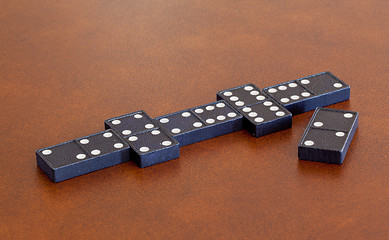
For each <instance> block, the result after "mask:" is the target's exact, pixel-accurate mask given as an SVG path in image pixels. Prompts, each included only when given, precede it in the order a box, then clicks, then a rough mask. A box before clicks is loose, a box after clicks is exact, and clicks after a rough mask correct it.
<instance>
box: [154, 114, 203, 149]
mask: <svg viewBox="0 0 389 240" xmlns="http://www.w3.org/2000/svg"><path fill="white" fill-rule="evenodd" d="M156 121H157V122H158V124H159V126H160V127H161V128H163V129H164V130H165V131H166V132H168V133H169V134H170V135H172V136H173V137H174V138H175V139H176V140H177V141H178V142H179V144H180V147H183V146H186V145H188V144H192V143H195V142H198V141H201V140H202V131H203V129H204V126H205V125H206V124H205V123H204V122H203V121H202V120H200V119H199V118H198V117H197V116H196V114H194V113H193V112H192V111H191V110H184V111H180V112H176V113H173V114H169V115H165V116H162V117H158V118H156Z"/></svg>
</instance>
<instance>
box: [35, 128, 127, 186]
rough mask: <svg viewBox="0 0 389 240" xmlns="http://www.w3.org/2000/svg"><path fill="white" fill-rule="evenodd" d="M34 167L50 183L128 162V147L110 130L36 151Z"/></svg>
mask: <svg viewBox="0 0 389 240" xmlns="http://www.w3.org/2000/svg"><path fill="white" fill-rule="evenodd" d="M36 156H37V163H38V166H39V167H40V168H41V169H42V170H43V171H44V172H45V173H46V174H47V175H48V176H49V178H50V179H51V180H52V181H54V182H59V181H63V180H66V179H69V178H73V177H76V176H79V175H82V174H86V173H89V172H93V171H96V170H100V169H103V168H106V167H110V166H114V165H116V164H119V163H123V162H126V161H129V145H128V144H127V143H126V142H125V141H123V140H122V139H121V138H120V137H119V136H118V135H117V134H116V133H115V132H114V131H112V130H106V131H104V132H100V133H96V134H93V135H90V136H87V137H83V138H80V139H76V140H73V141H69V142H65V143H62V144H59V145H55V146H52V147H48V148H44V149H40V150H37V151H36Z"/></svg>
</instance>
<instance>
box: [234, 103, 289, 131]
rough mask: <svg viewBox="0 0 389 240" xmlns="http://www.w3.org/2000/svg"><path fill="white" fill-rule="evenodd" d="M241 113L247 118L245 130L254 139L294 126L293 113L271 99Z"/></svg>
mask: <svg viewBox="0 0 389 240" xmlns="http://www.w3.org/2000/svg"><path fill="white" fill-rule="evenodd" d="M240 112H241V113H242V114H243V116H244V118H245V119H244V127H245V129H247V130H248V132H250V133H251V134H252V135H253V136H254V137H261V136H263V135H266V134H270V133H273V132H277V131H281V130H284V129H287V128H290V127H291V126H292V113H290V112H289V111H288V110H286V109H285V108H284V107H282V106H281V105H280V104H279V103H277V102H276V101H274V100H271V99H268V100H266V101H263V102H259V103H255V104H253V105H249V106H246V107H243V108H241V109H240Z"/></svg>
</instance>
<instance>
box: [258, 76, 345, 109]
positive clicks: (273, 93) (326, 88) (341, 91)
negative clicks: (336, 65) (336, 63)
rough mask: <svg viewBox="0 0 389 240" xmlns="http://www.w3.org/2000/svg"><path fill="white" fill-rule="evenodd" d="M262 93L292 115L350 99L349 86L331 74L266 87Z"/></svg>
mask: <svg viewBox="0 0 389 240" xmlns="http://www.w3.org/2000/svg"><path fill="white" fill-rule="evenodd" d="M263 91H264V92H265V93H266V94H267V95H269V96H270V97H272V98H273V99H275V100H276V101H278V102H279V103H280V104H281V105H283V106H284V107H285V108H286V109H288V110H289V111H290V112H291V113H292V114H293V115H296V114H300V113H304V112H307V111H311V110H313V109H315V108H316V107H324V106H328V105H331V104H335V103H338V102H342V101H346V100H348V99H350V86H349V85H347V84H346V83H345V82H343V81H341V80H340V79H338V78H337V77H336V76H335V75H333V74H332V73H331V72H323V73H319V74H316V75H312V76H308V77H304V78H300V79H297V80H293V81H289V82H286V83H282V84H278V85H275V86H272V87H267V88H264V89H263Z"/></svg>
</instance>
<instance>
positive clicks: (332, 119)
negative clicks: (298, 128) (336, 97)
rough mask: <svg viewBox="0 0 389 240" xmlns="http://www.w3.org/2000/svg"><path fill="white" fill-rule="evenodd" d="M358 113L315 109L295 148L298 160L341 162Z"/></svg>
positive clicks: (355, 124)
mask: <svg viewBox="0 0 389 240" xmlns="http://www.w3.org/2000/svg"><path fill="white" fill-rule="evenodd" d="M358 118H359V114H358V113H357V112H353V111H344V110H337V109H329V108H317V109H316V111H315V112H314V114H313V116H312V118H311V120H310V122H309V124H308V127H307V129H306V130H305V132H304V135H303V137H302V139H301V141H300V143H299V145H298V155H299V158H300V159H302V160H310V161H318V162H326V163H337V164H341V163H343V160H344V158H345V156H346V153H347V150H348V147H349V146H350V144H351V141H352V139H353V136H354V133H355V131H356V129H357V127H358Z"/></svg>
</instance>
